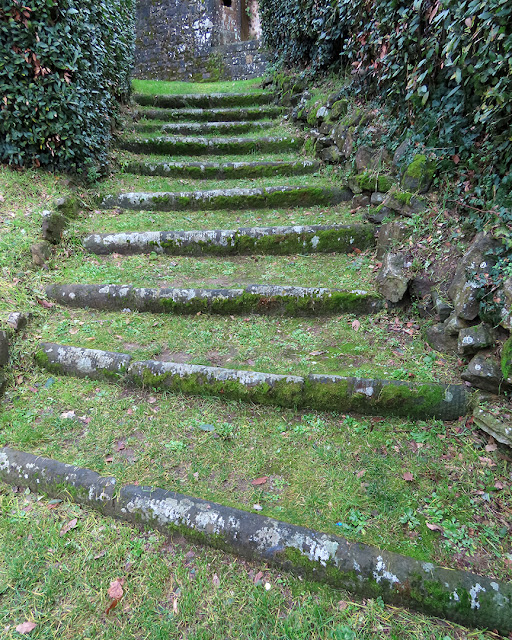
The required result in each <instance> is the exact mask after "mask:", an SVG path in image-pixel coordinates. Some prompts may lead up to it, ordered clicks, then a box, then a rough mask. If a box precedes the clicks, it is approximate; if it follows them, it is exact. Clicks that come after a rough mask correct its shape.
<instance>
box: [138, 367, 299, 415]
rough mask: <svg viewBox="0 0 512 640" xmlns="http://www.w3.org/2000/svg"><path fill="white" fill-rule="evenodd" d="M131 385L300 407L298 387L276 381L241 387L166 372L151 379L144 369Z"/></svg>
mask: <svg viewBox="0 0 512 640" xmlns="http://www.w3.org/2000/svg"><path fill="white" fill-rule="evenodd" d="M133 381H134V382H135V384H139V385H142V386H144V387H150V388H152V389H161V390H168V391H173V392H180V393H186V394H191V395H200V396H203V395H207V396H210V395H212V396H218V397H221V398H226V399H230V400H243V401H247V402H255V403H257V404H267V405H268V404H275V405H278V406H283V407H290V408H291V407H297V406H300V404H301V399H302V385H301V384H299V383H292V382H287V381H286V380H282V381H278V382H276V383H275V384H273V385H269V384H267V383H260V384H256V385H245V384H243V383H241V382H238V381H237V380H223V381H220V380H211V379H208V376H207V375H205V374H202V373H189V374H185V375H182V376H180V375H178V374H173V373H172V372H169V373H165V374H162V375H155V374H153V373H152V372H151V371H150V370H149V369H145V370H144V371H143V372H142V376H141V377H138V378H134V380H133Z"/></svg>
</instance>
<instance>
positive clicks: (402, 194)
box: [393, 190, 413, 206]
mask: <svg viewBox="0 0 512 640" xmlns="http://www.w3.org/2000/svg"><path fill="white" fill-rule="evenodd" d="M393 198H394V199H395V200H396V201H397V202H399V203H400V204H404V205H407V206H409V205H410V204H411V199H412V198H413V194H412V193H410V192H409V191H398V190H397V191H394V192H393Z"/></svg>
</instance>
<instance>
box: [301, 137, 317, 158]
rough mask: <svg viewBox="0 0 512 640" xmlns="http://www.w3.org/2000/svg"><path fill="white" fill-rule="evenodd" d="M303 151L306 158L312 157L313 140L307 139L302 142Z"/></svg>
mask: <svg viewBox="0 0 512 640" xmlns="http://www.w3.org/2000/svg"><path fill="white" fill-rule="evenodd" d="M304 151H305V153H306V155H308V156H314V155H315V152H316V142H315V140H314V139H313V138H308V139H307V140H306V141H305V142H304Z"/></svg>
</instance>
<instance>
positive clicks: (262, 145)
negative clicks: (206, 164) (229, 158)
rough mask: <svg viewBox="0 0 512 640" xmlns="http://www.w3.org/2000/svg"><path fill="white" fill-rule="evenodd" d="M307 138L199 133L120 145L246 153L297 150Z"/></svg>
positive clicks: (178, 152) (136, 149)
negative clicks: (227, 135) (202, 136)
mask: <svg viewBox="0 0 512 640" xmlns="http://www.w3.org/2000/svg"><path fill="white" fill-rule="evenodd" d="M303 144H304V141H303V140H302V138H301V137H300V136H297V137H287V136H263V137H258V138H236V137H229V138H201V137H196V136H190V137H174V136H161V137H157V138H140V137H136V138H121V139H120V140H118V142H117V147H118V148H119V149H124V150H125V151H132V152H133V153H153V154H160V155H172V156H205V155H206V156H207V155H210V156H220V155H233V154H245V153H253V152H258V153H276V152H279V151H283V152H285V153H286V152H289V151H298V150H299V149H301V148H302V145H303Z"/></svg>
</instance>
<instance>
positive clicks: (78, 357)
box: [35, 343, 472, 420]
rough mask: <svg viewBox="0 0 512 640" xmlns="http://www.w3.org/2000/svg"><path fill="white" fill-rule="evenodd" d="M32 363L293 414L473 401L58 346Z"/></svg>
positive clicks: (436, 408)
mask: <svg viewBox="0 0 512 640" xmlns="http://www.w3.org/2000/svg"><path fill="white" fill-rule="evenodd" d="M35 360H36V362H37V363H38V364H39V365H40V366H42V367H44V368H46V369H47V370H49V371H51V372H53V373H55V374H58V375H71V376H75V377H80V378H91V379H94V380H107V381H113V382H119V383H121V384H124V385H126V386H133V387H143V388H150V389H159V390H163V391H171V392H174V393H186V394H192V395H210V396H211V395H213V396H218V397H221V398H223V399H227V400H242V401H245V402H254V403H256V404H266V405H277V406H282V407H290V408H298V409H306V408H309V409H318V410H320V411H337V412H340V413H350V412H354V413H359V414H367V415H390V416H405V417H409V418H413V419H426V418H431V417H437V418H440V419H443V420H456V419H458V418H459V417H460V416H463V415H466V414H467V413H468V411H469V410H470V407H471V402H472V396H471V394H470V392H468V391H467V389H466V387H465V386H464V385H445V384H435V383H414V382H402V381H397V380H371V379H366V378H345V377H342V376H336V375H318V374H310V375H308V376H306V377H302V376H294V375H278V374H272V373H262V372H257V371H244V370H237V369H224V368H222V367H209V366H202V365H192V364H181V363H176V362H160V361H156V360H145V361H141V362H132V359H131V357H130V356H129V355H127V354H123V353H115V352H108V351H101V350H97V349H84V348H81V347H73V346H69V345H62V344H55V343H42V344H40V345H39V348H38V350H37V351H36V353H35Z"/></svg>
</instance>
